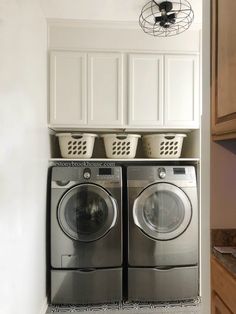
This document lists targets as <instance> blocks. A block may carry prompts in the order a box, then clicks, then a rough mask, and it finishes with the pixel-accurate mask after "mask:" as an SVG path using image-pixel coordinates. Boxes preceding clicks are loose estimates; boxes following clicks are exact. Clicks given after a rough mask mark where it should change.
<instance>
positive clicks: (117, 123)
mask: <svg viewBox="0 0 236 314" xmlns="http://www.w3.org/2000/svg"><path fill="white" fill-rule="evenodd" d="M127 61H128V62H127ZM199 90H200V84H199V57H198V55H197V54H153V53H131V54H128V53H121V52H114V53H113V52H70V51H53V52H51V56H50V124H51V126H52V127H55V128H61V129H63V128H72V129H73V128H88V129H89V128H122V129H123V128H128V129H132V128H133V129H137V128H142V129H143V130H144V129H145V128H146V129H158V130H160V129H161V128H162V129H178V128H179V129H194V128H199V117H200V110H199V107H200V106H199Z"/></svg>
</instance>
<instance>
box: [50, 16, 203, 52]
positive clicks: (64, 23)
mask: <svg viewBox="0 0 236 314" xmlns="http://www.w3.org/2000/svg"><path fill="white" fill-rule="evenodd" d="M200 33H201V29H199V28H198V29H195V28H190V29H188V30H187V31H186V32H184V33H182V34H179V35H177V36H172V37H166V38H160V37H153V36H150V35H147V34H145V33H144V32H143V31H142V29H141V28H140V27H139V25H138V22H137V23H136V22H135V23H134V22H101V21H100V22H97V21H96V22H92V21H90V22H88V21H70V20H48V48H49V49H68V50H70V49H71V50H74V49H75V50H80V49H81V50H90V49H93V50H103V51H106V50H111V51H144V50H145V51H153V52H160V51H162V52H163V53H164V52H171V51H172V52H173V51H175V52H179V53H180V52H181V53H184V52H185V53H187V52H191V53H199V42H200Z"/></svg>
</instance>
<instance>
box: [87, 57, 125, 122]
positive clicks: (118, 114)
mask: <svg viewBox="0 0 236 314" xmlns="http://www.w3.org/2000/svg"><path fill="white" fill-rule="evenodd" d="M122 123H123V56H122V54H121V53H89V54H88V125H91V126H110V127H113V126H122Z"/></svg>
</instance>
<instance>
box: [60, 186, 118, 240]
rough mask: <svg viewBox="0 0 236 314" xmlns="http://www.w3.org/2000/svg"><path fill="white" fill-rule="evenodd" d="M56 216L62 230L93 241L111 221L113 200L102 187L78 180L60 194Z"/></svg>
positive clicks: (110, 224) (113, 206) (101, 234)
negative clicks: (76, 183) (74, 184)
mask: <svg viewBox="0 0 236 314" xmlns="http://www.w3.org/2000/svg"><path fill="white" fill-rule="evenodd" d="M57 217H58V221H59V224H60V226H61V228H62V230H63V231H64V232H65V233H66V234H67V235H68V236H69V237H70V238H72V239H74V240H78V241H84V242H90V241H96V240H98V239H100V238H101V237H103V236H104V235H105V234H106V233H107V232H108V231H109V230H110V229H111V228H112V227H113V226H114V225H115V223H116V220H117V203H116V201H115V200H114V198H113V197H112V196H111V195H110V194H109V193H108V192H107V191H106V190H105V189H103V188H102V187H100V186H98V185H95V184H81V185H77V186H75V187H73V188H71V189H70V190H69V191H67V192H66V193H65V194H64V196H63V197H62V199H61V201H60V203H59V205H58V211H57Z"/></svg>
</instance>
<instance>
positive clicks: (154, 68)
mask: <svg viewBox="0 0 236 314" xmlns="http://www.w3.org/2000/svg"><path fill="white" fill-rule="evenodd" d="M162 82H163V57H162V56H159V55H148V54H147V55H146V54H143V55H141V54H132V55H130V56H129V118H128V121H129V125H131V126H146V127H150V126H161V125H162V124H163V117H162V116H163V84H162Z"/></svg>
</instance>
